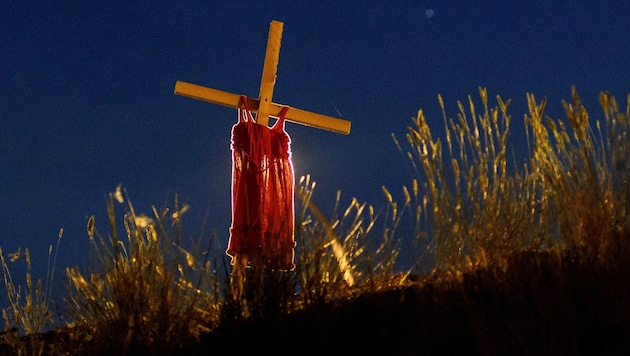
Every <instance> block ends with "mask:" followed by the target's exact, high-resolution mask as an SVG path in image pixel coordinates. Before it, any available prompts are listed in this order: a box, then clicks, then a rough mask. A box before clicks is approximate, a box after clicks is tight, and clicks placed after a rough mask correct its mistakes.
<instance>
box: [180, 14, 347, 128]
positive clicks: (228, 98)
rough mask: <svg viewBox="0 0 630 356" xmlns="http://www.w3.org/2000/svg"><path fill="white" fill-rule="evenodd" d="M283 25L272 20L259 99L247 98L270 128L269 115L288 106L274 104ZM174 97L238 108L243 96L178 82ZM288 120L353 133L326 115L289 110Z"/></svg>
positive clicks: (262, 121)
mask: <svg viewBox="0 0 630 356" xmlns="http://www.w3.org/2000/svg"><path fill="white" fill-rule="evenodd" d="M283 27H284V24H283V23H282V22H279V21H275V20H274V21H271V25H270V27H269V38H268V39H267V52H266V54H265V64H264V65H263V72H262V79H261V81H260V93H259V96H258V99H251V98H247V106H248V108H249V109H250V110H252V111H253V112H255V113H256V122H257V123H259V124H261V125H265V126H266V125H268V122H269V116H273V117H278V115H279V114H280V111H281V110H282V108H283V107H284V106H285V105H281V104H276V103H274V102H272V101H271V98H272V96H273V88H274V85H275V84H276V72H277V69H278V60H279V57H280V41H281V40H282V28H283ZM175 94H178V95H182V96H187V97H189V98H193V99H198V100H203V101H208V102H211V103H213V104H219V105H224V106H229V107H232V108H238V107H239V106H240V105H239V102H240V98H241V95H238V94H232V93H228V92H225V91H221V90H217V89H212V88H206V87H203V86H200V85H196V84H191V83H186V82H182V81H177V82H176V83H175ZM285 120H286V121H290V122H294V123H298V124H302V125H306V126H311V127H316V128H319V129H323V130H329V131H333V132H337V133H340V134H344V135H347V134H349V133H350V122H349V121H346V120H342V119H338V118H334V117H330V116H326V115H321V114H316V113H313V112H309V111H305V110H300V109H296V108H292V107H290V108H289V110H288V111H287V113H286V116H285Z"/></svg>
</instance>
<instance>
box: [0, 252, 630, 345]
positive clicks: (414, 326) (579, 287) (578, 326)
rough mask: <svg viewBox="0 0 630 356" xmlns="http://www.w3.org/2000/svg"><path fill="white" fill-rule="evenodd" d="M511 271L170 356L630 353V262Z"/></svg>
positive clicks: (228, 337) (561, 262)
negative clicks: (177, 355) (179, 355)
mask: <svg viewBox="0 0 630 356" xmlns="http://www.w3.org/2000/svg"><path fill="white" fill-rule="evenodd" d="M624 256H627V255H626V254H624ZM508 266H509V268H507V269H505V267H504V270H501V269H500V268H499V267H487V268H477V269H472V270H471V271H470V272H468V273H464V274H463V275H462V276H460V278H459V279H458V278H456V277H454V276H451V277H449V276H441V277H438V276H430V277H424V278H423V280H421V281H418V282H417V283H415V284H412V285H408V286H406V287H401V288H396V289H390V290H386V291H382V292H373V293H366V294H363V295H361V296H360V297H358V298H356V299H354V300H350V301H343V302H337V303H327V304H321V305H313V306H311V307H309V308H307V309H304V310H300V311H296V312H293V313H291V314H282V315H276V316H274V317H267V318H264V319H260V320H255V321H249V322H236V321H234V322H229V321H228V320H226V321H224V322H223V323H222V324H221V326H220V327H219V328H218V329H216V330H214V331H213V332H212V333H209V334H205V335H203V336H202V338H201V340H200V342H198V343H195V344H192V345H181V346H180V348H179V350H178V351H177V352H175V353H173V352H169V353H168V354H181V355H263V354H266V353H269V354H272V355H630V260H629V259H627V258H621V257H620V258H616V259H614V261H611V260H607V261H604V262H602V261H601V260H596V259H586V258H575V257H571V256H570V255H566V256H562V257H559V256H558V255H555V254H549V253H540V252H525V253H518V254H514V255H513V256H510V257H509V259H508ZM46 337H48V338H49V340H50V342H51V343H53V346H52V347H50V349H55V350H59V349H63V347H59V346H61V345H59V344H54V343H55V342H56V343H59V342H63V341H61V340H63V333H61V334H60V333H59V332H55V334H53V335H52V336H51V335H50V334H49V335H47V336H46ZM55 340H56V341H55ZM54 345H56V346H57V347H55V346H54ZM0 346H2V345H1V343H0ZM49 346H50V345H49ZM83 349H84V348H83V347H79V349H78V350H77V353H70V354H85V352H83V351H81V350H83ZM85 349H91V351H90V352H89V354H111V352H108V351H104V350H101V351H104V352H101V353H99V352H98V351H97V352H95V351H96V350H94V349H93V348H92V347H88V348H85ZM142 350H143V348H142V346H139V347H138V348H135V349H134V350H133V352H132V353H130V354H134V355H136V354H142V353H143V351H142ZM4 351H5V352H8V349H4ZM130 351H131V350H130ZM0 354H2V348H1V347H0Z"/></svg>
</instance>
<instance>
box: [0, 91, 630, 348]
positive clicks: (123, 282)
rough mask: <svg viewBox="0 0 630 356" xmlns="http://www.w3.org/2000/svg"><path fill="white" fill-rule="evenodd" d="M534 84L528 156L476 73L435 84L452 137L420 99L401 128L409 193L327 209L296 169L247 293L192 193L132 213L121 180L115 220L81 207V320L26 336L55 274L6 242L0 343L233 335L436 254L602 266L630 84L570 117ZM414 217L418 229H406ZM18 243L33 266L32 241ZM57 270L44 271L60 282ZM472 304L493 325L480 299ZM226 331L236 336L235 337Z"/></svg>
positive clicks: (572, 105) (447, 270) (614, 229)
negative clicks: (451, 109) (288, 221)
mask: <svg viewBox="0 0 630 356" xmlns="http://www.w3.org/2000/svg"><path fill="white" fill-rule="evenodd" d="M526 97H527V103H528V108H529V113H528V114H526V115H525V116H524V124H525V132H526V134H527V142H528V150H529V154H530V155H529V160H528V161H527V162H526V163H525V164H523V165H522V166H518V165H517V164H516V163H515V162H512V161H510V157H513V152H511V151H510V144H509V137H510V134H511V124H512V118H511V116H510V114H509V113H508V109H509V105H510V100H503V99H502V98H501V97H499V96H497V97H496V104H490V102H489V99H488V93H487V90H486V89H485V88H479V100H473V98H472V96H468V100H467V102H466V103H462V102H457V107H458V112H457V115H456V118H454V119H453V118H449V117H448V115H447V111H446V108H445V104H444V102H443V99H442V97H441V96H438V101H439V104H440V106H441V109H442V116H443V124H444V129H445V137H444V138H439V137H434V136H433V134H432V132H431V129H430V128H429V125H428V123H427V120H426V118H425V116H424V113H423V111H422V110H420V111H419V112H418V115H417V117H415V118H413V126H410V127H408V130H407V133H406V136H405V141H406V143H407V144H408V147H407V148H405V149H403V147H402V145H401V142H400V141H399V140H398V139H397V137H396V136H395V135H392V137H393V140H394V143H395V144H396V145H397V146H398V148H399V150H400V151H401V152H403V154H404V155H405V156H406V157H407V158H408V159H409V164H410V165H411V166H412V167H413V168H414V170H415V172H416V173H417V176H416V177H415V179H413V180H412V181H411V182H410V184H409V185H408V186H403V187H402V190H403V194H404V201H403V202H402V203H399V202H396V201H395V200H394V198H393V196H392V194H391V193H390V190H389V189H388V188H386V187H385V186H384V187H383V193H384V196H385V199H386V204H385V206H384V207H383V208H382V209H379V210H375V209H374V207H373V206H372V205H369V204H367V203H361V202H359V201H357V200H356V199H352V200H351V201H350V203H349V204H348V205H347V206H345V207H344V206H343V205H342V203H341V193H340V192H338V194H337V199H336V204H335V206H334V207H333V209H332V212H331V213H329V214H325V213H324V212H322V210H321V209H320V208H319V207H318V205H317V204H316V203H315V201H314V199H313V195H314V190H315V182H313V181H311V178H310V176H305V177H302V179H300V181H299V183H298V184H297V185H296V190H295V191H296V196H297V199H298V201H299V203H301V204H296V207H298V209H297V211H296V223H295V239H296V242H297V247H296V253H295V259H296V268H295V270H294V271H275V270H269V269H265V268H255V267H254V268H249V269H247V270H246V272H245V275H244V284H243V287H244V288H243V293H242V295H241V294H240V293H239V298H235V296H234V295H231V293H232V289H231V288H229V283H230V281H229V267H228V263H227V258H226V256H225V254H224V253H223V251H224V249H223V248H216V249H215V248H214V247H216V245H217V241H216V239H215V236H214V235H213V236H212V238H210V241H209V245H208V246H207V247H205V248H202V246H201V245H199V243H200V242H199V243H197V244H196V246H194V247H193V248H192V249H187V248H185V247H184V245H185V244H184V243H182V232H181V231H182V228H181V227H182V225H181V221H182V215H183V214H184V213H185V212H186V211H187V209H188V207H187V206H186V205H184V206H179V202H178V200H177V196H176V197H175V200H174V202H173V204H174V206H173V209H172V211H169V210H168V209H162V210H160V211H158V209H156V208H155V207H154V208H153V215H152V216H151V217H149V216H146V215H143V214H137V213H136V212H135V210H134V206H133V205H132V204H131V202H130V200H129V198H128V197H126V196H125V197H123V191H122V190H121V188H120V186H119V187H118V188H117V190H116V191H115V192H113V193H111V194H109V196H108V201H107V216H108V224H107V225H108V227H109V230H110V232H109V234H108V235H107V236H103V235H101V234H100V233H99V232H98V229H97V228H96V225H97V224H96V222H95V219H94V217H91V218H90V219H89V220H88V224H87V235H88V238H89V239H90V242H91V248H92V252H93V254H94V255H95V256H96V262H97V264H96V266H94V267H95V269H94V270H92V271H88V272H86V271H83V270H80V269H79V268H77V267H68V268H67V269H66V277H67V280H68V284H69V288H68V294H67V304H68V309H67V311H66V313H67V316H66V318H65V319H67V320H72V324H69V325H64V326H63V327H61V328H60V329H59V330H60V336H58V338H60V339H61V340H63V342H57V343H56V344H55V343H53V345H50V342H49V341H47V342H48V344H45V342H44V341H43V339H41V338H32V337H31V338H30V339H24V338H20V337H19V336H20V335H25V334H26V335H30V334H37V333H41V332H42V331H43V330H44V328H45V327H46V326H49V325H50V311H49V304H50V300H49V295H50V288H51V287H50V285H47V286H44V287H42V285H41V281H38V283H36V284H33V283H32V281H31V279H32V278H31V276H30V274H28V275H27V287H26V288H25V289H24V291H26V293H24V294H22V293H23V290H22V289H21V288H20V287H16V286H15V284H14V283H13V280H12V278H11V274H10V273H9V267H8V265H9V262H7V261H6V260H5V257H4V256H3V255H2V251H1V250H0V258H1V260H0V262H1V263H2V267H3V275H4V282H5V285H6V286H7V291H8V294H9V300H10V306H9V307H8V308H6V309H4V310H3V316H4V320H5V330H7V331H9V332H8V333H4V334H3V335H2V334H0V337H1V338H0V346H2V344H4V345H9V347H10V348H11V350H14V351H15V350H18V351H20V350H21V352H22V353H24V352H28V353H34V354H41V353H45V350H47V351H50V353H53V352H52V351H53V350H54V351H55V352H57V353H64V352H66V353H68V352H69V353H84V354H85V353H109V354H112V353H114V354H133V353H136V352H140V351H142V352H143V353H144V354H147V353H148V354H163V353H169V352H170V353H174V352H184V350H185V349H186V345H190V344H191V343H195V342H197V341H199V339H200V337H201V335H202V334H213V335H224V334H225V333H228V334H229V332H230V331H231V330H232V331H233V330H237V329H235V327H238V326H239V325H242V324H243V323H248V322H250V321H252V320H256V319H267V320H268V319H274V318H276V317H279V316H280V317H281V316H286V315H289V314H292V313H296V312H298V311H299V310H303V309H311V310H321V309H318V308H329V307H330V306H334V305H337V304H342V303H343V302H345V301H348V300H351V299H355V298H357V297H359V296H362V295H365V294H373V293H375V292H377V291H381V290H386V289H392V288H396V287H399V286H403V285H405V284H406V283H408V278H407V277H408V276H409V274H410V273H412V272H413V273H418V271H421V270H422V268H421V267H420V266H423V265H427V264H430V265H431V267H432V272H431V273H430V274H429V277H427V278H425V279H423V280H424V281H425V282H426V283H429V284H430V283H431V282H430V281H429V278H434V277H438V278H437V279H435V278H434V279H433V281H435V280H448V281H450V282H449V283H451V282H452V281H455V283H460V285H464V284H465V283H462V282H464V276H465V275H466V274H467V273H468V272H471V271H473V272H474V271H483V270H485V271H491V273H485V272H484V273H485V274H484V273H479V274H477V275H476V276H477V277H478V279H479V282H480V283H486V282H488V281H487V280H481V279H483V278H489V277H488V276H490V275H492V273H495V272H496V271H501V273H506V271H508V269H511V270H512V271H515V273H516V275H518V276H520V278H523V276H526V275H529V274H528V273H529V272H530V271H534V272H536V271H538V272H540V268H542V267H540V265H537V264H539V263H542V262H541V261H546V262H547V263H548V266H547V267H549V266H551V267H553V268H557V269H562V268H563V267H562V264H563V263H565V262H563V261H566V259H565V258H566V256H569V260H577V261H583V260H586V261H588V262H591V263H596V264H600V265H606V264H610V263H614V262H615V261H621V260H622V259H625V258H627V254H628V253H629V252H630V249H629V248H630V243H629V242H628V237H629V236H630V218H629V217H628V212H629V211H630V205H629V204H630V199H629V198H630V196H629V195H630V169H628V168H629V167H628V164H629V163H628V162H630V141H629V139H628V129H629V127H628V125H629V121H628V120H629V117H630V96H629V98H628V107H627V108H626V110H625V112H623V111H621V110H620V109H619V107H618V104H617V102H616V100H615V98H614V97H613V96H612V95H610V94H608V93H602V94H601V95H600V104H601V106H602V108H603V116H602V117H600V118H599V119H597V120H595V121H594V123H593V122H592V119H590V118H589V113H588V112H587V111H586V109H585V108H584V106H583V104H582V102H581V100H580V98H579V96H578V94H577V91H576V90H575V89H573V91H572V99H571V101H570V102H563V107H564V108H565V112H566V116H567V119H566V120H564V121H563V120H553V119H551V118H549V117H546V116H544V110H545V107H546V104H547V103H546V100H542V101H537V100H536V98H535V97H534V95H532V94H527V96H526ZM565 121H566V123H565ZM403 142H404V141H403ZM121 207H122V208H123V209H122V211H119V210H121ZM406 217H411V219H412V225H413V230H412V231H411V232H410V233H409V235H406V236H400V234H401V232H400V231H401V230H400V229H399V226H400V224H401V222H402V220H403V219H405V218H406ZM121 218H122V219H121ZM121 231H122V232H121ZM60 238H61V234H60V236H59V239H60ZM403 240H407V241H406V242H409V243H407V244H404V243H403V242H402V241H403ZM58 244H59V243H58ZM403 246H405V247H407V246H409V247H411V248H410V251H405V252H408V253H411V254H412V256H413V257H412V258H413V259H414V266H413V267H412V268H410V269H404V270H402V271H401V270H400V268H399V265H398V259H399V254H400V252H401V249H402V248H403ZM50 251H51V252H52V247H51V250H50ZM523 251H525V252H527V253H528V254H525V255H523V254H521V252H523ZM215 252H217V255H215V254H214V253H215ZM543 254H544V256H547V257H549V256H551V257H550V258H547V257H545V258H547V259H546V260H545V258H542V257H538V258H539V259H535V262H527V261H525V259H524V257H523V256H532V255H533V256H536V255H539V256H542V255H543ZM24 255H25V259H26V262H27V266H28V269H29V271H30V263H31V261H30V255H29V253H28V250H25V254H24ZM212 256H217V257H212ZM560 256H563V257H560ZM17 257H19V256H18V255H12V256H11V257H10V259H11V260H12V259H16V258H17ZM55 259H56V258H55ZM49 265H50V262H49ZM53 265H54V262H53ZM53 271H54V268H53ZM221 272H223V273H221ZM565 272H566V271H563V275H568V274H569V273H568V272H566V273H565ZM497 273H498V272H497ZM53 276H54V274H53V273H51V274H50V275H49V278H47V281H50V283H51V284H52V280H53ZM468 276H469V277H468V283H470V280H471V279H470V274H468ZM479 276H483V278H482V277H479ZM442 277H444V278H442ZM452 277H454V278H452ZM440 278H442V279H440ZM532 278H533V277H532ZM473 279H474V278H473ZM427 281H429V282H427ZM528 281H529V282H528V283H530V282H531V280H528ZM490 282H492V281H490ZM423 283H424V282H423ZM516 283H517V282H513V283H512V284H510V285H509V286H507V285H506V284H503V287H504V288H505V290H504V291H506V293H507V292H509V290H512V291H516V290H520V289H519V288H517V287H518V286H517V285H516ZM490 284H492V283H490ZM531 284H532V285H535V286H544V283H538V284H536V283H533V282H532V283H531ZM510 288H511V289H510ZM521 289H522V288H521ZM559 289H560V288H559V287H558V288H556V289H553V290H554V291H556V290H559ZM497 293H498V292H497ZM447 294H448V293H446V292H445V293H444V295H447ZM559 300H568V299H567V298H564V297H563V298H559ZM508 304H509V303H508ZM469 312H470V315H473V316H474V317H475V318H476V319H475V320H476V322H479V323H481V325H486V324H484V323H486V321H485V319H484V318H485V317H486V315H485V314H484V312H483V311H469ZM517 319H518V318H517ZM12 330H15V332H12ZM55 335H56V334H55ZM482 336H483V335H482ZM486 336H487V335H486ZM486 336H484V337H486ZM232 337H233V336H232ZM2 338H3V339H4V340H2ZM56 338H57V336H55V337H53V339H55V340H58V338H57V339H56ZM484 340H485V339H484ZM486 341H488V340H486ZM24 342H26V343H27V345H26V346H28V347H26V346H24ZM230 342H239V341H238V337H236V338H235V339H233V340H231V341H230ZM29 343H30V344H29ZM44 346H46V347H47V349H45V347H44ZM25 350H27V351H25ZM0 351H2V350H1V349H0Z"/></svg>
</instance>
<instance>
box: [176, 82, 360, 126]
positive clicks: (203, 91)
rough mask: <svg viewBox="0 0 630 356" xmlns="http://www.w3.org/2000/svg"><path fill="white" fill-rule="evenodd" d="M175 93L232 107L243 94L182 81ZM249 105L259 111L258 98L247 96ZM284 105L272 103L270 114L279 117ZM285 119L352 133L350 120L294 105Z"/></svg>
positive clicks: (238, 101)
mask: <svg viewBox="0 0 630 356" xmlns="http://www.w3.org/2000/svg"><path fill="white" fill-rule="evenodd" d="M175 94H177V95H182V96H186V97H189V98H193V99H197V100H203V101H207V102H210V103H213V104H218V105H223V106H228V107H231V108H238V107H239V103H240V99H241V95H238V94H232V93H228V92H225V91H222V90H217V89H212V88H207V87H204V86H201V85H197V84H192V83H187V82H182V81H177V82H176V83H175ZM247 106H248V108H249V109H250V110H252V111H255V112H257V111H258V107H259V101H258V99H253V98H247ZM284 107H285V105H282V104H276V103H271V104H270V106H269V115H270V116H273V117H276V118H277V117H278V115H279V114H280V111H282V108H284ZM285 120H286V121H290V122H293V123H297V124H301V125H305V126H310V127H315V128H318V129H322V130H328V131H332V132H336V133H340V134H344V135H347V134H349V133H350V121H347V120H342V119H338V118H334V117H331V116H326V115H321V114H316V113H313V112H310V111H305V110H300V109H296V108H293V107H289V110H288V111H287V113H286V116H285Z"/></svg>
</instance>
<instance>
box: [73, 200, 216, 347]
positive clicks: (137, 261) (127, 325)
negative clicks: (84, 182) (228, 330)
mask: <svg viewBox="0 0 630 356" xmlns="http://www.w3.org/2000/svg"><path fill="white" fill-rule="evenodd" d="M116 200H118V202H120V203H122V202H124V199H123V198H122V194H121V193H120V191H118V192H117V193H115V194H110V195H109V200H108V217H109V225H110V229H111V235H110V236H108V237H107V238H105V237H103V236H101V235H100V234H99V233H98V231H97V229H96V228H95V226H94V225H95V224H94V217H91V218H90V219H89V222H88V226H87V232H88V236H89V238H90V241H91V244H92V247H93V249H94V251H95V252H96V255H97V256H98V261H99V262H100V266H99V269H100V271H97V272H95V273H90V274H89V275H86V274H84V273H83V272H81V271H80V270H79V269H78V268H76V267H73V268H67V269H66V274H67V278H68V281H69V283H70V288H71V289H70V292H69V295H70V296H69V314H70V316H71V317H72V319H73V320H75V323H76V328H75V330H76V333H77V334H76V338H78V339H80V341H81V340H91V343H92V344H94V345H96V349H97V350H103V349H104V348H105V350H109V352H111V353H114V354H130V353H133V352H138V351H140V350H141V351H142V352H144V353H150V354H160V353H169V352H173V351H174V350H176V349H177V348H178V347H181V345H183V344H185V343H187V342H191V341H193V340H196V339H197V338H198V337H199V335H200V333H202V332H205V331H208V330H210V329H211V328H213V327H214V326H215V324H216V323H217V321H218V316H219V313H218V306H219V299H220V298H219V294H220V292H221V291H220V289H219V288H220V286H219V283H218V279H217V273H216V269H215V268H216V266H214V265H213V264H212V263H211V262H212V261H210V260H209V252H210V251H209V250H210V248H208V249H207V250H205V251H196V253H194V252H188V251H186V250H185V249H184V248H183V247H182V244H181V236H180V235H179V233H178V232H179V231H180V226H179V225H180V224H181V215H182V214H183V213H184V212H185V211H186V209H187V207H186V206H184V207H179V206H178V204H177V199H175V208H174V212H172V213H169V211H168V210H167V209H165V210H163V211H162V212H158V211H157V209H155V207H154V208H153V212H154V217H153V218H149V217H147V216H145V215H138V214H136V213H135V211H134V208H133V205H132V204H131V202H129V200H128V199H127V202H128V209H127V212H126V213H125V214H124V217H123V224H124V229H125V237H124V238H123V239H121V238H120V236H119V234H118V232H117V221H116V218H117V214H116V212H115V210H116V209H115V205H116V202H115V201H116ZM173 227H175V232H173V229H172V228H173ZM211 243H212V241H211Z"/></svg>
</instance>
